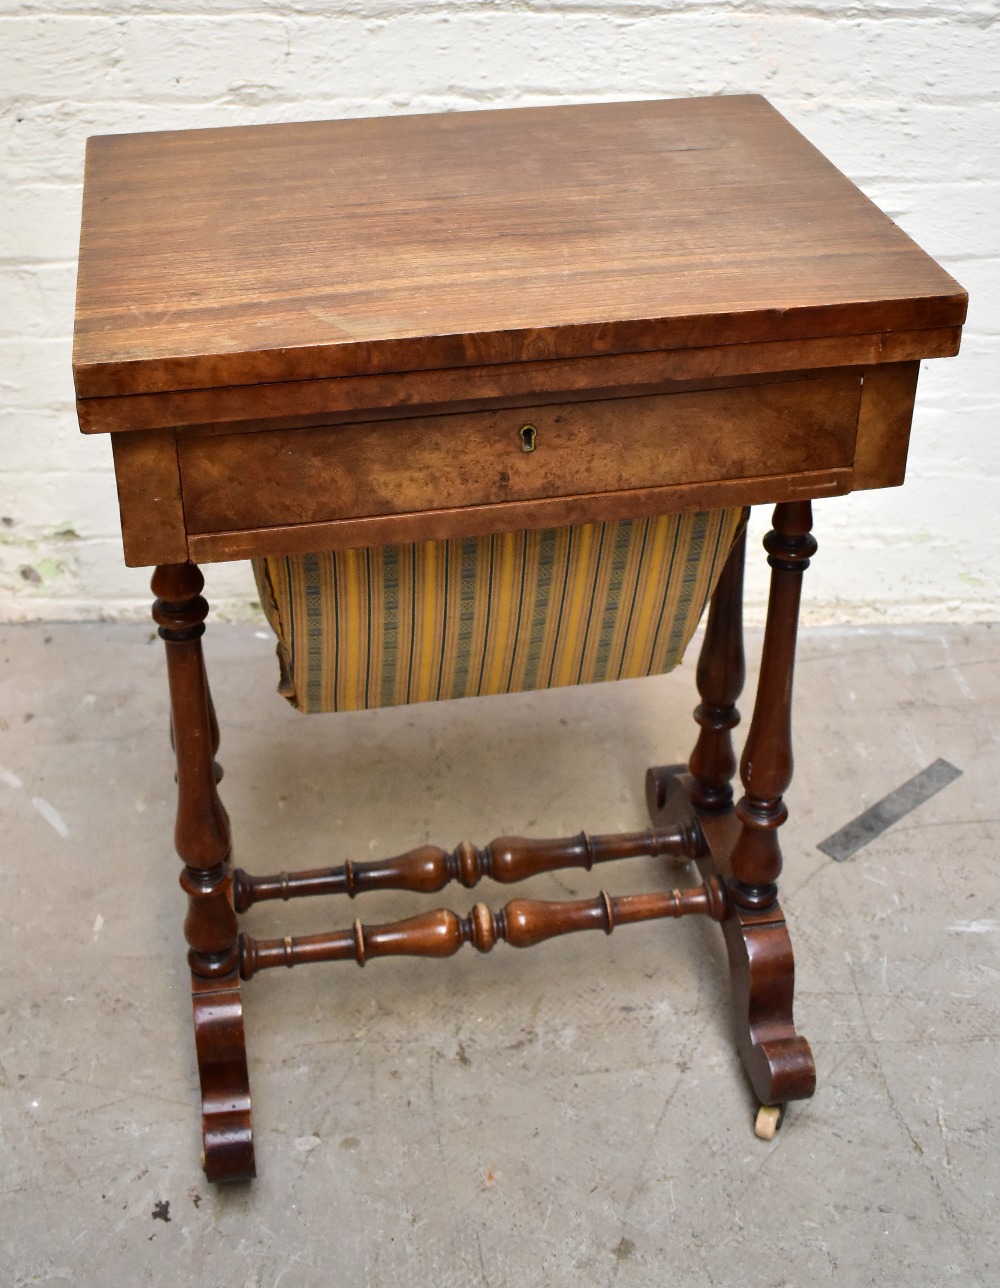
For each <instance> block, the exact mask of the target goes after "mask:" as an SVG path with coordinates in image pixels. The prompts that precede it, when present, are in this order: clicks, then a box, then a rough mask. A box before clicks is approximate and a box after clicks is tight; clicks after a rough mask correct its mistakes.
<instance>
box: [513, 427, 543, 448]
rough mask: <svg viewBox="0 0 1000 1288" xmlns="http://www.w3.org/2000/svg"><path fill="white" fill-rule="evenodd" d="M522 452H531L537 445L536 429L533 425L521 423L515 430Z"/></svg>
mask: <svg viewBox="0 0 1000 1288" xmlns="http://www.w3.org/2000/svg"><path fill="white" fill-rule="evenodd" d="M517 433H518V437H519V438H520V440H521V451H522V452H533V451H534V450H535V448H536V447H537V446H538V430H537V429H535V427H534V425H522V426H521V428H520V429H519V430H518V431H517Z"/></svg>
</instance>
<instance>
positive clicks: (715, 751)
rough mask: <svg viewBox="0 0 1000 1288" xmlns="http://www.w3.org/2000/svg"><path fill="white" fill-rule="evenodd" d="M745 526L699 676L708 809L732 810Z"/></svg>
mask: <svg viewBox="0 0 1000 1288" xmlns="http://www.w3.org/2000/svg"><path fill="white" fill-rule="evenodd" d="M746 545H747V541H746V529H745V528H744V530H743V531H742V532H741V533H740V535H739V536H738V537H737V539H736V541H735V542H734V544H733V548H732V550H731V551H730V552H729V558H728V559H727V560H726V566H725V568H723V570H722V576H721V577H720V578H719V584H718V585H717V586H716V588H715V594H714V595H713V596H712V602H711V604H710V606H709V610H708V621H707V623H706V625H705V639H704V642H703V643H702V649H701V653H700V655H699V657H698V670H697V673H696V676H695V680H696V683H697V685H698V692H699V693H700V694H701V702H700V703H699V704H698V706H697V707H695V711H694V718H695V720H696V721H697V722H698V724H699V726H700V727H701V732H700V733H699V734H698V741H697V743H696V744H695V748H694V751H692V753H691V760H690V769H691V777H692V779H693V782H692V787H691V799H692V801H693V803H694V804H695V805H696V806H697V807H698V808H699V809H703V810H711V811H714V810H720V809H728V808H729V806H730V804H731V803H732V799H733V789H732V787H731V786H730V783H731V782H732V777H733V775H734V774H735V773H736V755H735V752H734V751H733V734H732V731H733V729H735V728H736V726H737V725H738V724H739V722H740V713H739V711H738V710H737V709H736V702H737V699H738V698H739V696H740V694H741V693H742V692H743V681H744V680H745V679H746V659H745V658H744V655H743V567H744V563H745V561H746Z"/></svg>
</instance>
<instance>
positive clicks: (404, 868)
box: [233, 820, 702, 912]
mask: <svg viewBox="0 0 1000 1288" xmlns="http://www.w3.org/2000/svg"><path fill="white" fill-rule="evenodd" d="M701 845H702V839H701V833H700V831H699V828H698V824H697V822H695V821H694V820H682V821H681V822H679V823H678V824H677V825H676V826H674V827H671V828H656V829H654V830H652V831H646V832H616V833H614V834H612V835H611V836H588V835H587V833H586V832H580V833H579V834H578V835H576V836H568V837H562V838H560V839H559V840H528V839H527V838H525V837H523V836H501V837H498V838H497V839H496V840H495V841H491V842H490V843H489V845H487V846H485V847H484V848H483V849H477V847H476V846H474V845H470V844H469V842H468V841H462V842H461V843H460V844H459V845H457V846H456V847H455V849H454V850H452V851H451V852H450V853H449V852H448V851H447V850H442V849H441V848H440V847H439V846H436V845H421V846H419V847H418V848H417V849H415V850H409V851H408V852H407V853H406V854H399V855H397V856H396V857H395V858H392V859H382V860H381V861H380V862H376V863H352V862H351V861H350V860H348V861H347V862H346V863H345V864H343V865H342V866H340V867H336V868H316V869H314V870H312V871H309V872H280V873H278V874H277V875H276V876H251V875H250V873H248V872H244V871H243V869H242V868H237V869H236V871H235V872H234V873H233V877H234V882H235V887H234V888H235V904H236V911H237V912H245V911H246V910H247V908H250V907H251V906H252V905H253V904H255V903H262V902H264V901H266V900H270V899H284V900H288V899H302V898H306V897H307V896H310V895H320V894H346V895H349V896H350V897H351V898H352V899H353V898H354V897H355V895H358V894H363V893H364V892H365V891H368V890H412V891H414V892H416V893H419V894H435V893H437V891H438V890H443V889H444V888H445V886H446V885H448V884H450V883H451V882H452V881H458V882H460V883H461V884H462V885H463V886H465V888H466V889H467V890H471V889H472V888H473V886H476V885H478V884H479V882H480V881H481V880H483V878H484V877H486V878H488V879H489V880H490V881H498V882H500V883H502V884H511V883H513V882H517V881H526V880H528V878H529V877H536V876H540V875H541V874H542V873H543V872H556V871H559V870H560V869H562V868H583V869H584V870H585V871H586V872H589V871H590V870H591V868H592V867H593V866H594V864H595V863H614V862H616V861H617V860H619V859H634V858H639V857H640V856H648V857H649V858H654V859H656V858H666V857H669V858H674V859H680V860H685V859H693V858H694V856H695V855H696V854H697V853H698V852H699V851H700V849H701Z"/></svg>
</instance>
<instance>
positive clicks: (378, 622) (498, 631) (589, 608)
mask: <svg viewBox="0 0 1000 1288" xmlns="http://www.w3.org/2000/svg"><path fill="white" fill-rule="evenodd" d="M745 515H746V511H744V510H742V509H730V510H712V511H702V512H698V513H695V514H684V515H670V516H667V517H663V518H654V519H641V520H621V521H618V522H612V523H588V524H581V525H577V526H574V527H567V528H549V529H544V530H538V531H532V532H512V533H503V534H495V535H492V536H485V537H468V538H456V539H455V540H451V541H427V542H422V543H419V544H416V545H400V546H384V547H379V548H364V549H359V550H340V551H336V552H333V553H325V554H309V555H293V556H287V557H273V558H265V559H255V560H254V575H255V577H256V579H257V585H258V588H259V590H260V596H261V603H262V604H263V607H264V612H265V614H266V615H267V618H268V621H269V622H270V623H271V626H272V627H273V629H274V631H275V634H276V635H277V637H278V657H279V660H280V663H281V683H280V686H279V689H280V692H282V693H283V694H284V696H285V697H286V698H288V699H289V701H290V702H291V703H292V704H293V705H294V706H296V707H297V708H298V709H299V710H300V711H308V712H315V711H351V710H359V709H363V708H367V707H385V706H394V705H398V704H401V703H408V702H430V701H435V700H438V699H441V698H461V697H470V696H475V695H478V694H485V693H511V692H515V691H519V690H525V689H547V688H554V687H556V686H558V685H565V684H589V683H592V682H594V681H598V680H617V679H626V678H629V677H633V676H639V675H651V674H657V673H661V672H664V671H669V670H671V669H672V668H673V667H674V666H676V665H677V663H678V662H679V661H680V660H681V657H682V656H683V654H684V649H685V647H686V646H687V644H688V641H689V640H690V639H691V636H692V635H693V634H694V631H695V629H696V627H697V625H698V621H699V619H700V618H701V615H702V612H703V611H704V608H705V605H706V603H707V602H708V600H709V598H710V596H711V594H712V591H713V590H714V588H715V584H716V582H717V580H718V578H719V575H720V573H721V572H722V567H723V564H724V563H725V560H726V556H727V555H728V553H729V550H730V548H731V547H732V544H733V542H734V540H735V539H736V537H737V535H738V533H739V531H740V530H741V528H742V525H743V523H744V522H745Z"/></svg>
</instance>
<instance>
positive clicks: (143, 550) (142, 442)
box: [111, 430, 188, 568]
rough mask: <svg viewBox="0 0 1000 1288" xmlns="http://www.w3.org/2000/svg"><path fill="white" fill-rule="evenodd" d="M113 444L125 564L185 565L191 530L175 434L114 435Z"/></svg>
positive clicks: (148, 432) (134, 566)
mask: <svg viewBox="0 0 1000 1288" xmlns="http://www.w3.org/2000/svg"><path fill="white" fill-rule="evenodd" d="M111 444H112V447H113V449H114V457H115V478H116V480H117V483H118V505H119V508H120V510H121V520H122V540H123V542H124V545H125V562H126V564H128V566H129V567H131V568H142V567H146V566H148V565H151V564H158V563H183V562H184V560H185V559H187V557H188V548H187V531H186V528H185V524H184V506H183V502H182V499H181V477H180V470H179V468H178V462H177V443H176V436H175V434H174V432H173V430H161V431H159V432H157V431H156V430H149V431H146V432H142V433H138V434H115V435H113V436H112V439H111Z"/></svg>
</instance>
